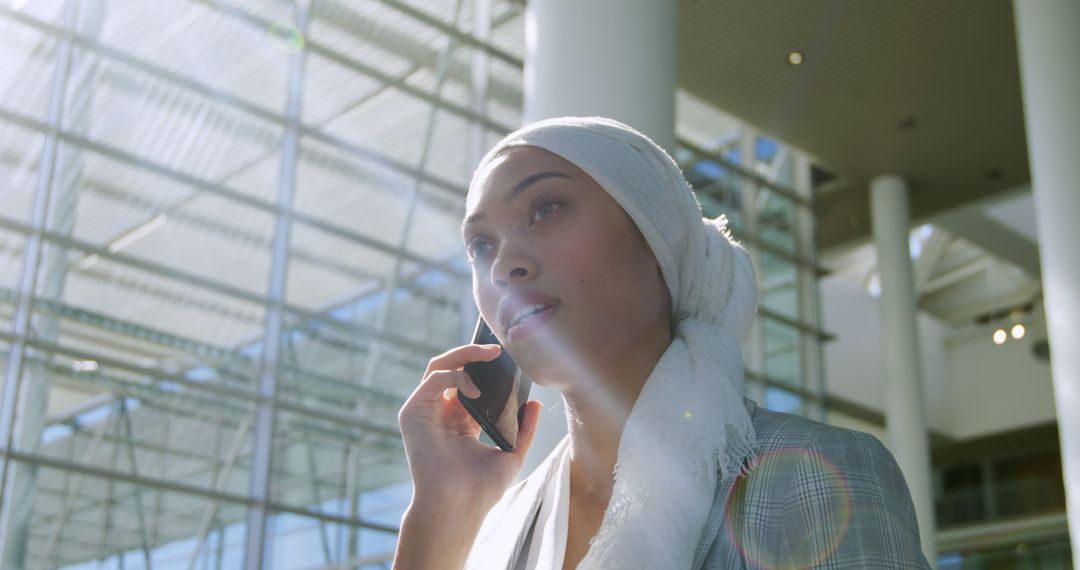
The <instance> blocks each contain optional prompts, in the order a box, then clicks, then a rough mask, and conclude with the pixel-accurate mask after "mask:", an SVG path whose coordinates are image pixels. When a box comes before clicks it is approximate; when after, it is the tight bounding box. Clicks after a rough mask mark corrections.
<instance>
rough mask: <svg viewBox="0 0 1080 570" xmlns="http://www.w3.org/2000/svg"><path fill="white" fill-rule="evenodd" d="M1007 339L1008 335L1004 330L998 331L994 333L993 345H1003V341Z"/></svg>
mask: <svg viewBox="0 0 1080 570" xmlns="http://www.w3.org/2000/svg"><path fill="white" fill-rule="evenodd" d="M1008 338H1009V335H1008V334H1006V333H1005V329H998V330H996V331H994V344H998V345H1001V344H1005V341H1006V340H1007V339H1008Z"/></svg>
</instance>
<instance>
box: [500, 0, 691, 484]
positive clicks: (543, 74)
mask: <svg viewBox="0 0 1080 570" xmlns="http://www.w3.org/2000/svg"><path fill="white" fill-rule="evenodd" d="M675 4H676V3H675V2H669V1H659V2H658V1H656V0H589V1H588V2H580V1H578V0H542V1H537V2H529V3H528V5H527V9H526V13H525V50H526V53H525V116H524V122H525V123H526V124H528V123H532V122H535V121H539V120H541V119H546V118H551V117H561V116H564V115H578V116H587V115H602V116H606V117H611V118H613V119H616V120H619V121H622V122H624V123H626V124H628V125H630V126H632V127H634V128H636V129H638V130H639V131H641V132H643V133H645V134H646V135H648V136H649V138H651V139H652V140H654V141H656V143H657V144H659V145H660V146H662V147H664V148H665V149H667V150H668V151H669V152H672V151H674V148H675V14H676V12H675ZM530 397H531V398H532V399H536V400H540V401H541V402H543V403H544V411H543V412H541V414H540V427H539V429H538V431H537V434H536V440H535V441H534V443H533V446H532V449H530V450H529V454H528V456H527V457H526V459H525V464H524V466H523V467H522V470H521V475H520V477H522V478H524V477H526V476H528V475H529V473H531V472H532V471H533V469H535V468H536V467H537V466H538V465H539V464H540V462H541V461H543V459H544V457H546V456H547V454H548V452H550V451H551V449H552V448H553V447H555V444H557V443H558V442H559V441H560V440H561V439H562V438H563V436H565V435H566V420H565V418H564V416H563V413H564V411H565V409H564V406H563V402H562V397H561V396H560V395H559V393H558V392H557V391H555V390H550V389H546V388H542V387H540V386H536V385H534V386H533V388H532V394H531V395H530Z"/></svg>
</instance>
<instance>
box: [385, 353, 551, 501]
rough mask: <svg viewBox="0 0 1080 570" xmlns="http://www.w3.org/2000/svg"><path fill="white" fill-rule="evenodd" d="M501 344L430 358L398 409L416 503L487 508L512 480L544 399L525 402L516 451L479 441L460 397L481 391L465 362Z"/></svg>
mask: <svg viewBox="0 0 1080 570" xmlns="http://www.w3.org/2000/svg"><path fill="white" fill-rule="evenodd" d="M500 350H502V347H500V346H498V345H479V344H469V345H465V346H459V347H457V348H454V349H451V350H449V351H447V352H445V353H443V354H441V355H439V356H436V357H435V358H432V359H431V362H430V363H429V364H428V367H427V370H426V371H425V372H424V378H423V380H421V382H420V385H419V386H418V387H417V388H416V390H415V391H414V392H413V394H412V396H410V397H409V399H408V400H407V401H406V402H405V405H404V406H402V408H401V411H400V412H399V413H398V425H399V426H400V428H401V435H402V438H403V439H404V441H405V454H406V455H407V456H408V460H409V470H410V472H411V473H412V480H413V503H414V504H417V503H418V502H420V503H423V502H430V503H432V504H447V502H450V503H453V502H454V501H455V500H463V501H468V502H469V503H470V507H472V508H473V509H475V508H477V507H479V508H480V510H481V511H482V512H483V513H486V512H487V510H489V509H490V508H491V507H492V506H494V504H495V503H496V502H498V500H499V498H500V497H502V495H503V492H505V491H506V489H507V488H509V486H510V485H511V483H513V481H514V478H515V477H516V476H517V473H518V471H520V470H521V465H522V462H523V460H524V458H525V453H526V452H527V451H528V450H529V446H530V445H532V441H533V437H534V436H535V435H536V425H537V421H538V419H539V414H540V407H541V406H540V402H537V401H535V400H534V401H530V402H528V403H527V404H526V407H525V413H524V417H523V418H522V421H521V425H520V428H519V431H518V436H517V445H516V446H515V448H514V450H513V451H509V452H507V451H503V450H501V449H499V448H497V447H494V446H491V445H487V444H485V443H483V442H481V441H480V425H479V424H478V423H476V420H474V419H473V418H472V416H470V415H469V413H468V412H467V411H466V410H465V408H464V407H463V406H462V405H461V403H460V402H459V401H458V399H457V392H458V391H459V390H460V391H461V392H462V393H464V394H465V395H466V396H468V397H470V398H475V397H476V396H478V395H479V394H480V391H479V389H477V387H476V385H475V384H473V382H472V380H471V379H470V378H469V376H468V374H466V373H465V372H464V371H463V370H462V368H463V367H464V366H465V365H466V364H468V363H470V362H484V361H489V360H494V359H495V358H497V357H498V356H499V351H500Z"/></svg>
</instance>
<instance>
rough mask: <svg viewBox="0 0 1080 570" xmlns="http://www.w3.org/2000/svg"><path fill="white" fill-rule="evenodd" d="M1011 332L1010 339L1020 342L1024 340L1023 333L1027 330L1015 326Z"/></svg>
mask: <svg viewBox="0 0 1080 570" xmlns="http://www.w3.org/2000/svg"><path fill="white" fill-rule="evenodd" d="M1011 332H1012V337H1013V338H1015V339H1016V340H1020V339H1022V338H1024V333H1026V332H1027V329H1025V328H1024V325H1021V324H1016V325H1013V328H1012V331H1011Z"/></svg>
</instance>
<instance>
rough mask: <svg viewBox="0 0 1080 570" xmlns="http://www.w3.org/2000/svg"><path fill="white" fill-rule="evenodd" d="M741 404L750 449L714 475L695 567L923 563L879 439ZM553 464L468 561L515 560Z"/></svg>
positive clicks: (511, 499)
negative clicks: (746, 458) (732, 475)
mask: <svg viewBox="0 0 1080 570" xmlns="http://www.w3.org/2000/svg"><path fill="white" fill-rule="evenodd" d="M746 407H747V411H749V412H750V417H751V418H752V420H753V424H754V429H755V430H756V432H757V440H758V450H757V454H756V456H755V458H754V459H753V461H751V462H749V463H748V464H747V465H746V466H745V467H746V468H745V470H744V473H743V475H742V476H740V477H739V478H737V479H736V480H735V481H732V482H728V483H726V484H725V483H724V482H721V483H719V484H718V486H717V489H716V494H715V496H714V497H712V498H711V500H712V508H711V511H710V513H709V517H708V519H707V522H706V524H705V528H704V530H703V533H702V537H701V540H700V542H699V544H698V547H697V550H696V552H695V557H694V560H695V562H694V565H693V568H694V569H697V570H720V569H724V570H729V569H746V570H756V569H766V570H779V569H795V568H818V569H827V570H863V569H885V568H888V569H906V568H914V569H920V570H921V569H929V568H930V566H929V564H927V562H926V559H925V558H924V556H923V554H922V551H921V546H920V543H919V528H918V523H917V522H916V520H915V509H914V507H913V505H912V502H911V495H910V493H909V491H908V487H907V483H906V482H905V481H904V476H903V474H902V473H901V472H900V468H899V467H898V466H897V464H896V461H895V460H894V459H893V457H892V454H891V453H889V451H888V450H887V449H885V447H884V446H883V445H882V444H881V442H879V441H878V440H877V439H876V438H874V436H872V435H869V434H866V433H862V432H858V431H852V430H847V429H842V428H838V427H833V426H829V425H825V424H822V423H819V422H815V421H813V420H809V419H807V418H803V417H800V416H794V415H791V414H782V413H777V412H772V411H769V410H766V409H764V408H759V407H757V404H756V403H754V402H753V401H752V400H749V399H748V400H746ZM549 459H550V458H549ZM556 465H557V464H556V462H553V461H550V460H549V461H546V462H545V463H544V464H543V465H541V466H540V467H539V468H538V469H537V470H536V471H535V472H534V473H533V474H532V475H531V476H530V477H529V478H528V479H526V480H524V481H522V482H521V483H518V484H517V485H515V486H514V487H511V488H510V489H509V490H508V491H507V492H506V495H504V497H503V499H502V500H501V501H500V502H499V504H498V505H496V507H495V508H494V509H492V511H491V512H490V513H489V514H488V517H487V518H486V519H485V521H484V528H482V529H481V531H480V536H479V537H478V538H477V542H476V543H475V544H474V545H473V552H474V553H475V554H480V553H482V555H480V556H476V557H475V558H474V557H470V563H469V565H468V567H469V568H484V569H485V570H487V569H489V568H493V569H494V568H498V569H506V570H511V569H514V568H516V567H518V564H519V563H521V562H522V561H520V560H519V557H520V555H521V554H522V551H523V549H524V548H525V545H526V543H527V539H528V537H529V531H530V529H531V527H532V525H533V522H534V521H535V520H536V515H537V512H538V510H539V507H540V501H541V499H542V498H543V496H544V491H545V489H546V488H547V484H548V482H549V481H550V480H551V477H552V476H553V475H554V473H555V468H556ZM480 559H482V560H483V562H482V563H479V564H478V563H477V562H478V561H479V560H480ZM664 570H667V569H664Z"/></svg>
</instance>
